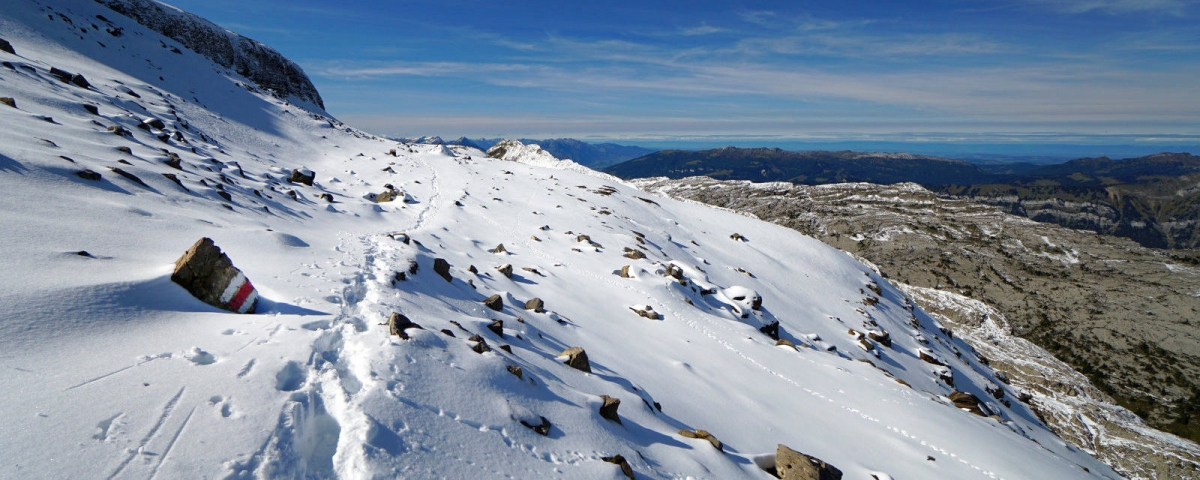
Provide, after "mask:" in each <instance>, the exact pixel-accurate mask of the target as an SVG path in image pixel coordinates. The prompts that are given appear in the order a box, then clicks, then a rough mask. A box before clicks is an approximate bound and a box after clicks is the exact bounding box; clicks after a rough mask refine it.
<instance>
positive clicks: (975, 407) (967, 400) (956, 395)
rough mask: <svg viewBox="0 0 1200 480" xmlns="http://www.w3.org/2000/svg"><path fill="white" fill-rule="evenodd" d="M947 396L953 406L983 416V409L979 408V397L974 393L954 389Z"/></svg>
mask: <svg viewBox="0 0 1200 480" xmlns="http://www.w3.org/2000/svg"><path fill="white" fill-rule="evenodd" d="M949 397H950V401H951V402H954V406H955V407H958V408H961V409H964V410H967V411H969V412H971V413H974V414H976V415H979V416H981V417H982V416H984V414H983V410H982V409H981V408H979V398H978V397H976V396H975V395H972V394H969V393H966V392H960V391H957V390H955V391H954V392H951V393H950V396H949Z"/></svg>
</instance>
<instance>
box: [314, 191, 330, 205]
mask: <svg viewBox="0 0 1200 480" xmlns="http://www.w3.org/2000/svg"><path fill="white" fill-rule="evenodd" d="M317 198H319V199H321V200H324V201H325V203H333V195H332V194H328V193H322V194H320V195H317Z"/></svg>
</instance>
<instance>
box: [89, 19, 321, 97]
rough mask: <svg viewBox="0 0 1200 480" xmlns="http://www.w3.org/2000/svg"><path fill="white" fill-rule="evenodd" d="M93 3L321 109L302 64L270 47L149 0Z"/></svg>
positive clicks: (268, 86) (315, 91)
mask: <svg viewBox="0 0 1200 480" xmlns="http://www.w3.org/2000/svg"><path fill="white" fill-rule="evenodd" d="M96 3H99V4H101V5H104V6H105V7H108V8H109V9H111V10H112V11H114V12H117V13H119V14H121V15H124V16H126V17H129V18H130V19H132V20H133V21H135V22H137V23H140V24H142V25H143V26H145V27H146V28H149V29H150V30H154V31H155V32H158V33H160V34H162V35H164V36H167V37H170V38H171V39H173V40H175V41H177V42H179V43H181V44H183V46H184V47H185V48H187V49H188V50H191V51H193V52H196V53H198V54H200V55H202V56H204V57H206V58H208V59H209V60H212V61H213V62H215V63H216V64H218V65H221V66H222V67H226V68H229V69H231V70H233V71H234V72H237V74H238V75H241V76H243V77H245V78H246V79H247V80H250V81H251V82H254V83H255V84H257V85H258V86H260V87H262V88H264V89H267V90H270V91H272V92H275V93H276V94H278V95H279V96H281V97H285V98H286V97H295V98H298V99H300V100H303V101H306V102H309V103H312V104H313V105H316V106H317V107H320V108H321V109H322V110H324V109H325V103H324V102H323V101H322V100H321V95H320V94H319V93H317V87H315V86H313V84H312V81H311V80H309V79H308V76H307V75H305V74H304V70H302V69H301V68H300V66H299V65H297V64H296V63H295V62H292V61H291V60H288V59H287V58H285V57H284V56H283V55H281V54H280V53H279V52H277V51H275V50H274V49H272V48H271V47H268V46H266V45H263V44H261V43H259V42H256V41H254V40H251V39H249V38H246V37H243V36H241V35H238V34H236V33H233V32H231V31H228V30H225V29H223V28H221V27H219V26H217V25H216V24H213V23H212V22H210V21H208V20H205V19H203V18H200V17H199V16H196V15H193V14H191V13H187V12H184V11H182V10H177V9H174V8H172V7H170V6H167V5H164V4H161V3H158V2H155V1H153V0H96Z"/></svg>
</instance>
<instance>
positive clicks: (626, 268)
mask: <svg viewBox="0 0 1200 480" xmlns="http://www.w3.org/2000/svg"><path fill="white" fill-rule="evenodd" d="M617 275H620V276H621V278H633V276H632V275H630V274H629V265H625V266H622V267H621V273H619V274H617Z"/></svg>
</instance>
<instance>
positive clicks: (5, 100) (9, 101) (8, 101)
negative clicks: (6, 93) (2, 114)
mask: <svg viewBox="0 0 1200 480" xmlns="http://www.w3.org/2000/svg"><path fill="white" fill-rule="evenodd" d="M0 103H3V104H5V105H8V106H10V107H12V108H17V101H16V100H13V98H12V97H0Z"/></svg>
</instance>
